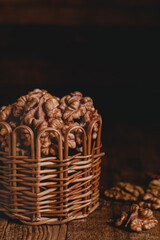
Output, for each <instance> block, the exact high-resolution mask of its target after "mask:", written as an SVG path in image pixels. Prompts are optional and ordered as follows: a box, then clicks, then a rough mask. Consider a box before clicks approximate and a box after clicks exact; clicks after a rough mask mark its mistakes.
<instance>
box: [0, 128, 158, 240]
mask: <svg viewBox="0 0 160 240" xmlns="http://www.w3.org/2000/svg"><path fill="white" fill-rule="evenodd" d="M106 125H107V124H106ZM159 129H160V127H159V126H156V125H153V124H152V125H145V126H136V125H135V124H114V125H111V126H107V128H106V130H104V131H103V145H104V147H103V148H104V151H105V152H106V156H105V157H104V158H103V162H102V175H101V187H100V190H101V198H100V206H99V207H98V209H97V210H95V211H94V212H93V213H92V214H91V215H90V216H89V217H87V218H86V219H82V220H75V221H72V222H70V223H68V224H63V225H55V226H50V225H49V226H47V225H42V226H33V227H32V226H27V225H23V224H21V223H19V222H18V221H14V220H11V219H8V218H7V217H5V216H3V215H1V216H0V239H4V240H9V239H10V240H12V239H13V240H16V239H26V240H30V239H37V240H41V239H43V240H45V239H47V240H50V239H54V240H63V239H67V240H94V239H96V240H99V239H103V240H117V239H121V240H134V239H136V240H141V239H145V240H146V239H147V240H159V239H160V224H158V225H157V226H156V228H154V229H152V230H150V231H144V232H142V233H133V232H129V231H125V230H122V229H119V228H116V227H114V224H113V222H114V219H115V218H116V216H117V215H118V214H119V213H120V212H121V210H127V209H128V207H129V205H128V204H127V203H122V202H111V201H109V200H106V199H105V197H104V195H103V192H104V190H105V189H106V188H107V187H110V186H112V185H114V184H115V183H116V182H117V181H119V180H120V181H129V182H131V183H135V184H140V185H142V186H145V185H146V184H147V177H146V174H145V173H146V172H147V171H157V170H158V168H159V158H160V148H159V137H160V130H159ZM155 216H156V217H157V219H158V220H159V222H160V212H158V211H156V212H155Z"/></svg>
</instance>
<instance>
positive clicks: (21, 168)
mask: <svg viewBox="0 0 160 240" xmlns="http://www.w3.org/2000/svg"><path fill="white" fill-rule="evenodd" d="M95 123H98V137H97V140H95V141H93V140H92V139H91V135H92V131H93V127H94V124H95ZM0 125H1V126H3V127H5V128H6V129H7V131H8V138H9V151H8V153H6V152H2V151H1V152H0V184H1V186H0V210H1V211H3V212H4V213H5V214H6V215H8V216H10V217H12V218H16V219H19V220H20V221H21V222H23V223H26V224H31V225H39V224H61V223H65V222H68V221H70V220H73V219H78V218H83V217H86V216H88V215H89V214H90V213H91V212H93V211H94V210H95V209H96V208H97V206H98V204H99V189H98V188H99V180H100V173H101V168H100V163H101V157H102V156H103V155H104V153H100V148H101V127H102V122H101V118H99V119H97V120H93V121H92V122H91V123H90V125H89V127H88V129H87V131H85V130H84V129H83V128H82V127H80V126H74V127H71V128H69V129H68V132H67V133H66V135H65V139H64V141H62V136H61V134H60V133H59V132H58V131H57V130H54V129H53V128H46V129H45V130H43V131H41V133H40V134H39V135H38V136H36V137H35V136H34V133H33V131H32V130H31V129H30V128H29V127H28V126H24V125H21V126H18V127H17V128H15V129H14V130H13V132H12V129H11V127H10V126H9V124H7V123H5V122H0ZM20 128H25V129H27V130H28V131H29V133H30V136H31V146H30V147H31V156H29V157H28V156H16V135H17V131H18V129H20ZM78 128H80V129H81V131H82V132H83V154H82V153H78V154H75V155H73V156H70V154H69V148H68V134H69V133H70V132H74V131H75V130H76V129H78ZM45 131H47V132H54V133H55V132H56V133H57V134H58V136H59V137H58V152H59V153H58V155H59V156H58V157H57V158H56V157H45V158H42V157H41V144H40V137H41V135H42V134H43V133H44V132H45Z"/></svg>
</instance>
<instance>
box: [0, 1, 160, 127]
mask: <svg viewBox="0 0 160 240" xmlns="http://www.w3.org/2000/svg"><path fill="white" fill-rule="evenodd" d="M159 10H160V3H159V1H155V0H154V1H143V0H141V1H137V0H132V1H129V2H128V1H126V0H121V1H116V0H114V1H111V2H106V1H104V0H100V1H90V0H87V1H83V0H78V1H73V0H66V1H63V0H61V1H56V0H54V1H49V0H47V1H40V0H39V1H37V0H32V1H29V0H22V1H20V0H12V1H11V0H0V102H1V105H5V104H9V103H11V102H13V101H15V100H16V99H17V98H18V97H19V96H20V95H23V94H26V93H27V91H29V90H31V89H33V88H44V89H47V90H48V91H49V92H51V93H52V94H55V95H57V96H60V97H61V96H63V95H64V94H67V93H69V92H71V91H74V90H80V91H82V92H83V93H84V95H89V96H91V97H93V99H94V102H95V105H96V107H97V108H98V109H99V112H100V113H101V114H102V116H103V126H104V128H107V126H108V124H112V123H115V122H116V123H117V122H118V123H119V122H123V123H126V124H127V123H133V124H135V125H136V124H148V123H149V124H150V123H153V124H154V123H155V124H158V123H159V120H160V118H159V103H160V81H159V79H160V70H159V69H160V68H159V66H160V34H159V32H160V28H159V25H160V14H159V13H160V11H159Z"/></svg>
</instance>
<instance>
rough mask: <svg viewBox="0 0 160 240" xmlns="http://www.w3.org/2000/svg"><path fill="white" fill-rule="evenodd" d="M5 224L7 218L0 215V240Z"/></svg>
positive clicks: (0, 239)
mask: <svg viewBox="0 0 160 240" xmlns="http://www.w3.org/2000/svg"><path fill="white" fill-rule="evenodd" d="M7 224H8V220H7V219H4V218H1V217H0V240H2V239H3V236H4V233H5V230H6V228H7Z"/></svg>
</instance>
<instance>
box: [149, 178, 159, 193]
mask: <svg viewBox="0 0 160 240" xmlns="http://www.w3.org/2000/svg"><path fill="white" fill-rule="evenodd" d="M148 187H149V188H151V189H157V190H159V191H160V179H153V180H152V181H151V182H150V183H149V185H148Z"/></svg>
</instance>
